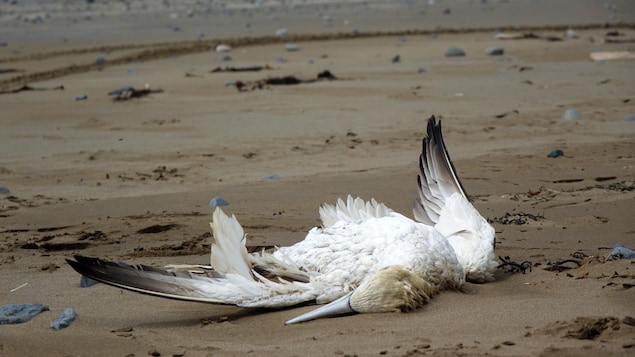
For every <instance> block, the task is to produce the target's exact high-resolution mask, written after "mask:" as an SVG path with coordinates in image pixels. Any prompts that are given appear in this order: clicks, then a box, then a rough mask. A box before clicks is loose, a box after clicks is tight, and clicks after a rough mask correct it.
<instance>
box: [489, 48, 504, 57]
mask: <svg viewBox="0 0 635 357" xmlns="http://www.w3.org/2000/svg"><path fill="white" fill-rule="evenodd" d="M485 54H486V55H488V56H502V55H503V54H505V50H504V49H502V48H501V47H490V48H487V49H485Z"/></svg>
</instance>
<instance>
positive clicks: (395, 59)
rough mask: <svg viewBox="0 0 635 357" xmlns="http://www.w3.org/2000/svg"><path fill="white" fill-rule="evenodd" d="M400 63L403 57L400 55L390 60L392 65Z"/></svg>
mask: <svg viewBox="0 0 635 357" xmlns="http://www.w3.org/2000/svg"><path fill="white" fill-rule="evenodd" d="M399 61H401V56H399V55H394V56H392V58H391V59H390V62H392V63H399Z"/></svg>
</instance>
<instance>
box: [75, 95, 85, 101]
mask: <svg viewBox="0 0 635 357" xmlns="http://www.w3.org/2000/svg"><path fill="white" fill-rule="evenodd" d="M86 99H88V96H87V95H86V94H84V95H78V96H77V97H75V100H76V101H80V100H86Z"/></svg>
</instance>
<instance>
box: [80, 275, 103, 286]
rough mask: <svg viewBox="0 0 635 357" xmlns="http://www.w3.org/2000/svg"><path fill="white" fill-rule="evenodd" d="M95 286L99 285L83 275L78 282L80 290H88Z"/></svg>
mask: <svg viewBox="0 0 635 357" xmlns="http://www.w3.org/2000/svg"><path fill="white" fill-rule="evenodd" d="M95 284H99V282H98V281H97V280H94V279H91V278H89V277H87V276H84V275H82V278H81V279H80V280H79V287H80V288H90V287H91V286H93V285H95Z"/></svg>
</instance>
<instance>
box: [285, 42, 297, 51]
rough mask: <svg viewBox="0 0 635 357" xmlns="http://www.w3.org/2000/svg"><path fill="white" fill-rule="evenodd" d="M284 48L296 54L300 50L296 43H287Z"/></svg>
mask: <svg viewBox="0 0 635 357" xmlns="http://www.w3.org/2000/svg"><path fill="white" fill-rule="evenodd" d="M284 48H285V49H286V50H287V51H289V52H295V51H299V50H300V46H298V45H296V44H295V43H287V44H286V45H284Z"/></svg>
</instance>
